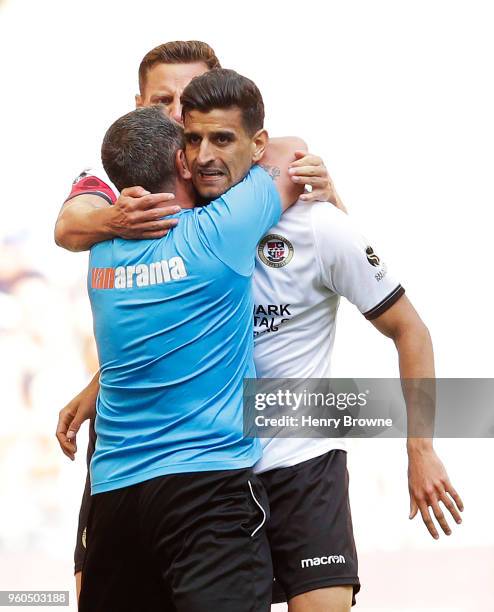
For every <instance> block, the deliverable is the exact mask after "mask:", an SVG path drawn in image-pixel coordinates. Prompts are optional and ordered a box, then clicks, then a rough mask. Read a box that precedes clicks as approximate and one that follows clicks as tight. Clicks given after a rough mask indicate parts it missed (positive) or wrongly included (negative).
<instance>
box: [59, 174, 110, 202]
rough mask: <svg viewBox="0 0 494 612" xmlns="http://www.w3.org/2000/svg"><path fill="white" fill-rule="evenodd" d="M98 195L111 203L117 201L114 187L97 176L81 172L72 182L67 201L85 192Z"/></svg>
mask: <svg viewBox="0 0 494 612" xmlns="http://www.w3.org/2000/svg"><path fill="white" fill-rule="evenodd" d="M86 193H87V194H90V195H97V196H100V197H101V198H104V199H105V200H106V201H107V202H108V203H109V204H115V202H116V201H117V195H116V194H115V192H114V191H113V189H112V188H111V187H110V186H109V185H107V184H106V183H105V182H104V181H102V180H101V179H100V178H98V177H97V176H94V175H92V174H88V173H87V172H83V173H82V174H80V175H79V176H78V177H77V178H76V179H75V181H74V182H73V184H72V189H71V191H70V193H69V195H68V197H67V198H66V199H65V201H66V202H67V201H68V200H71V199H72V198H75V196H78V195H83V194H86Z"/></svg>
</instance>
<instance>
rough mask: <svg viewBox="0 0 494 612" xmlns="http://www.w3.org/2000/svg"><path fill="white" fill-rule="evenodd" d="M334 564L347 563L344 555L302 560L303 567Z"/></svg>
mask: <svg viewBox="0 0 494 612" xmlns="http://www.w3.org/2000/svg"><path fill="white" fill-rule="evenodd" d="M332 563H346V560H345V557H344V556H343V555H330V556H329V557H313V558H312V559H302V560H301V564H302V567H313V566H315V565H331V564H332Z"/></svg>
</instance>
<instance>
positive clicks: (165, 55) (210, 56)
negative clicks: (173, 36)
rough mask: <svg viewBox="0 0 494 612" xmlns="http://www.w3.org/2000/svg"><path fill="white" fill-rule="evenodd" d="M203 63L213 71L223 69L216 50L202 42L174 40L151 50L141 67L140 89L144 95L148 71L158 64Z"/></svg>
mask: <svg viewBox="0 0 494 612" xmlns="http://www.w3.org/2000/svg"><path fill="white" fill-rule="evenodd" d="M195 62H203V63H204V64H206V66H207V67H208V68H209V70H212V69H213V68H221V64H220V60H219V59H218V58H217V57H216V54H215V52H214V49H213V48H212V47H210V46H209V45H208V44H207V43H205V42H202V41H201V40H173V41H170V42H167V43H164V44H163V45H158V46H157V47H155V48H154V49H151V51H149V52H148V53H146V55H145V56H144V57H143V59H142V62H141V63H140V65H139V89H140V92H141V94H142V92H143V91H144V87H145V85H146V77H147V73H148V71H149V70H150V69H151V68H153V66H155V65H156V64H192V63H195Z"/></svg>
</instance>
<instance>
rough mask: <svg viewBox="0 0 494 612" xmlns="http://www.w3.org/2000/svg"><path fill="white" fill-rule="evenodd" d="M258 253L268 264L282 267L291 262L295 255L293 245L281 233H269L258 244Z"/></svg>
mask: <svg viewBox="0 0 494 612" xmlns="http://www.w3.org/2000/svg"><path fill="white" fill-rule="evenodd" d="M257 254H258V255H259V259H260V260H261V261H262V263H263V264H265V265H266V266H269V267H271V268H282V267H283V266H286V265H287V264H289V263H290V261H291V259H292V257H293V245H292V243H291V242H290V241H289V240H288V239H287V238H284V237H283V236H280V235H279V234H268V235H267V236H264V238H263V239H262V240H261V242H260V243H259V244H258V246H257Z"/></svg>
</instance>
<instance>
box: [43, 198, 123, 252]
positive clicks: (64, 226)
mask: <svg viewBox="0 0 494 612" xmlns="http://www.w3.org/2000/svg"><path fill="white" fill-rule="evenodd" d="M90 198H91V196H90V197H89V198H88V199H81V200H80V201H77V202H73V203H70V202H69V203H68V204H67V205H65V206H64V207H63V209H62V211H61V212H60V215H59V217H58V219H57V223H56V225H55V242H56V243H57V245H58V246H61V247H63V248H64V249H67V250H68V251H87V250H89V249H90V248H91V247H92V246H93V245H94V244H96V243H98V242H103V241H104V240H109V239H111V238H113V237H114V236H115V233H114V232H112V231H111V229H110V225H109V219H110V217H111V216H112V209H111V207H110V206H108V205H106V206H105V205H98V204H95V202H94V200H91V199H90ZM98 199H99V200H101V198H98Z"/></svg>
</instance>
